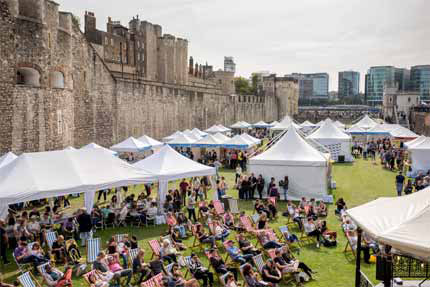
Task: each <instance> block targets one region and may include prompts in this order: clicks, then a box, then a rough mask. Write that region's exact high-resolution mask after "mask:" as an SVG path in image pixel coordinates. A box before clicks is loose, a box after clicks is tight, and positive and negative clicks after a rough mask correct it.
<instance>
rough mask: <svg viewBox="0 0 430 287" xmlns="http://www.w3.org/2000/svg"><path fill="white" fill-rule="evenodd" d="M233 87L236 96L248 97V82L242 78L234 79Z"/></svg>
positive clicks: (249, 90) (249, 88)
mask: <svg viewBox="0 0 430 287" xmlns="http://www.w3.org/2000/svg"><path fill="white" fill-rule="evenodd" d="M234 87H235V89H236V94H238V95H249V94H251V92H252V89H251V87H250V86H249V81H248V80H247V79H245V78H244V77H237V78H236V79H234Z"/></svg>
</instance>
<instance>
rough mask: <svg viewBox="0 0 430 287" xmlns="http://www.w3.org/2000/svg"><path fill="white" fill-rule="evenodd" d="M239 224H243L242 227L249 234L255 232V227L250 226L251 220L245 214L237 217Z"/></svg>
mask: <svg viewBox="0 0 430 287" xmlns="http://www.w3.org/2000/svg"><path fill="white" fill-rule="evenodd" d="M239 220H240V222H241V224H242V225H243V228H245V231H246V232H248V233H251V234H255V231H256V230H255V228H254V227H253V226H252V223H251V220H250V219H249V217H248V216H247V215H244V216H241V217H240V218H239Z"/></svg>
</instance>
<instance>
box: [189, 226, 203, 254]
mask: <svg viewBox="0 0 430 287" xmlns="http://www.w3.org/2000/svg"><path fill="white" fill-rule="evenodd" d="M196 230H197V224H193V225H192V226H191V232H192V233H193V236H194V240H193V245H192V246H191V249H193V248H195V247H201V246H202V243H201V242H200V240H199V238H198V236H197V234H196Z"/></svg>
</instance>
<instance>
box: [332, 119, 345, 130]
mask: <svg viewBox="0 0 430 287" xmlns="http://www.w3.org/2000/svg"><path fill="white" fill-rule="evenodd" d="M334 125H335V126H337V127H338V128H340V129H345V124H343V123H342V122H340V121H335V122H334Z"/></svg>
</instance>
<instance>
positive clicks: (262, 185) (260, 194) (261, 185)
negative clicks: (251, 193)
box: [256, 174, 265, 199]
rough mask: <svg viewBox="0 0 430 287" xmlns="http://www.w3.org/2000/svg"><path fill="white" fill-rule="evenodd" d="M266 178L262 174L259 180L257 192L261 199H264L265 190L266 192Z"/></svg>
mask: <svg viewBox="0 0 430 287" xmlns="http://www.w3.org/2000/svg"><path fill="white" fill-rule="evenodd" d="M264 184H265V182H264V178H263V176H262V175H261V174H260V175H259V176H258V178H257V184H256V186H257V191H258V195H259V196H260V199H263V190H264Z"/></svg>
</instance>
